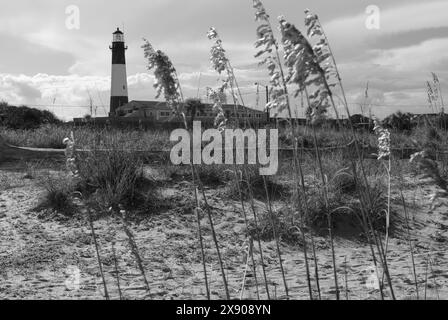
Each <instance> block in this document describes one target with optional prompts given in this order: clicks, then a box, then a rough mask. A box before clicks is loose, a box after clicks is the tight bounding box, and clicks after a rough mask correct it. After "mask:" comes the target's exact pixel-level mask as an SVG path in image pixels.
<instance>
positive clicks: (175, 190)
mask: <svg viewBox="0 0 448 320" xmlns="http://www.w3.org/2000/svg"><path fill="white" fill-rule="evenodd" d="M0 144H1V145H2V146H3V147H2V151H3V150H5V149H4V144H3V143H2V141H1V140H0ZM156 171H157V170H156V169H154V168H152V169H151V168H148V172H153V173H154V172H156ZM60 174H65V173H63V172H62V173H60ZM24 175H25V173H24V171H23V167H22V168H21V167H17V165H16V164H15V163H12V164H11V163H7V164H3V165H0V299H104V288H103V284H102V281H101V277H100V273H99V268H98V263H97V258H96V252H95V246H94V243H93V240H92V236H91V232H90V229H89V224H88V221H87V219H86V216H87V215H86V211H85V210H86V209H85V207H84V206H83V204H82V203H78V204H77V205H78V209H79V211H80V212H79V213H78V214H76V215H75V216H74V217H65V216H63V215H61V214H56V213H52V212H41V213H38V212H36V211H35V210H34V208H35V207H36V205H37V204H38V203H39V200H40V199H41V197H42V194H43V192H44V189H43V188H42V186H41V184H40V182H39V178H35V179H31V180H30V179H24ZM39 175H40V173H39V172H37V173H36V176H39ZM409 181H410V183H409V185H410V186H412V188H410V189H409V190H406V192H405V196H406V198H407V199H408V201H409V212H410V216H411V217H412V218H413V221H411V227H412V230H411V233H412V238H413V240H415V241H413V246H414V253H415V261H416V268H417V274H418V281H419V293H420V297H423V296H424V291H425V285H424V283H425V278H426V276H427V274H426V270H427V261H428V260H427V257H428V256H429V257H430V258H431V262H432V264H431V265H429V264H428V270H430V272H429V276H428V277H429V278H428V281H427V283H428V286H427V288H426V291H427V297H428V298H434V299H436V298H438V297H439V298H440V299H447V298H448V265H447V262H448V259H447V258H448V257H447V253H446V245H447V242H446V241H447V239H448V221H447V214H446V209H444V208H440V209H437V210H435V211H433V212H430V211H429V210H428V200H427V198H426V197H427V196H428V195H429V194H430V193H431V191H432V190H431V187H430V186H428V185H426V184H424V183H421V182H418V181H417V180H416V179H415V178H409ZM415 190H417V191H415ZM162 195H163V197H164V201H165V202H166V203H170V204H172V208H170V209H166V210H157V211H156V210H154V212H146V213H145V214H144V215H143V216H140V217H139V218H138V219H132V220H130V221H129V228H130V230H131V231H132V233H133V234H134V236H135V242H136V244H137V247H138V249H139V252H140V255H141V257H142V260H143V265H144V270H145V272H146V277H147V279H148V282H149V284H150V290H149V291H148V290H147V289H146V287H145V285H144V281H143V278H142V274H141V272H140V271H139V268H138V266H137V263H136V258H135V256H134V255H133V254H132V250H131V249H130V246H129V241H128V238H127V236H126V234H125V233H124V231H123V222H122V221H121V219H119V218H117V217H114V216H106V217H103V218H101V219H97V220H95V221H94V226H95V232H96V234H97V236H98V238H99V244H100V255H101V258H102V263H103V268H104V272H105V276H106V283H107V289H108V292H109V295H110V297H111V298H112V299H119V292H118V289H117V288H118V282H117V273H116V270H115V263H114V258H113V254H112V252H113V251H112V246H114V248H115V250H116V252H117V253H116V257H117V264H118V270H119V272H118V273H119V283H120V287H121V290H122V294H123V298H124V299H205V297H206V295H205V286H204V281H203V271H202V264H201V254H200V250H199V242H198V238H197V228H196V223H197V222H196V216H195V215H194V214H193V211H192V210H191V208H192V203H191V200H190V199H192V194H191V186H190V185H189V183H188V182H187V181H185V182H182V183H174V184H173V183H172V184H171V185H168V184H166V188H165V189H164V190H163V192H162ZM207 195H208V197H209V200H210V203H211V205H212V207H213V208H214V209H213V220H214V223H215V226H216V232H217V235H218V240H219V244H220V250H221V253H222V255H223V259H224V261H225V268H226V273H227V278H228V283H229V290H230V295H231V297H232V298H239V297H240V295H241V288H242V283H243V278H244V273H245V266H246V260H247V259H246V257H247V254H246V253H247V248H248V242H247V240H246V237H245V223H244V219H243V217H242V215H241V213H240V212H239V211H238V210H236V208H239V203H238V202H234V201H230V200H225V201H223V200H222V197H221V196H220V194H219V190H215V189H209V190H208V191H207ZM395 196H396V197H397V196H398V195H395ZM257 208H258V210H264V205H263V204H262V203H257ZM396 210H397V211H398V212H400V211H401V209H399V207H398V206H397V208H396ZM201 223H202V225H203V226H204V242H205V245H206V261H207V264H206V266H207V270H208V277H209V282H210V288H211V296H212V298H213V299H223V298H225V292H224V290H223V284H222V278H221V274H220V271H219V265H218V259H217V255H216V250H215V247H214V245H213V242H212V238H211V232H210V228H209V227H207V225H208V222H207V219H206V217H203V219H202V220H201ZM404 231H405V230H404V229H403V230H399V231H398V232H397V233H396V235H394V237H393V238H392V239H391V241H390V246H389V255H388V263H389V268H390V273H391V275H392V281H393V288H394V291H395V295H396V297H397V298H398V299H413V298H415V297H416V289H415V284H414V276H413V272H412V264H411V257H410V254H409V247H408V243H407V241H406V237H405V236H404V235H405V232H404ZM316 243H317V247H318V248H317V258H318V259H317V260H318V261H317V264H318V266H319V277H320V279H319V280H320V286H321V295H322V298H323V299H335V287H334V280H333V270H332V262H331V254H330V250H329V249H328V241H327V239H326V238H324V237H317V238H316ZM262 247H263V253H264V257H265V264H266V271H267V276H268V284H269V289H270V294H271V298H277V299H285V298H286V296H285V290H284V287H283V282H282V278H281V273H280V268H279V265H278V258H277V254H276V250H275V243H274V242H263V243H262ZM335 247H336V257H337V267H338V270H337V273H338V280H339V285H340V286H341V298H343V299H345V298H346V296H348V298H349V299H379V298H380V295H379V291H378V290H376V289H375V286H374V281H373V285H372V281H371V280H372V274H371V270H372V268H373V262H372V261H371V258H370V253H369V252H370V251H369V250H370V249H369V246H368V245H367V244H366V243H365V242H363V241H361V240H360V239H357V238H347V237H344V236H341V235H336V238H335ZM281 251H282V258H283V261H284V267H285V272H286V279H287V285H288V287H289V293H290V298H291V299H308V298H309V294H308V290H307V282H306V273H305V264H304V255H303V250H302V248H301V247H300V246H299V245H288V244H285V243H283V244H282V245H281ZM255 252H256V257H257V266H258V267H257V280H258V282H259V295H260V297H261V298H262V299H265V298H266V292H265V289H264V283H263V279H262V272H261V271H262V270H261V266H260V260H259V254H258V250H255ZM345 261H346V265H345ZM310 267H311V268H312V270H314V261H310ZM431 268H432V270H431ZM373 280H375V278H373ZM346 283H347V284H348V286H347V290H346ZM312 286H313V288H314V289H315V291H314V294H315V296H317V290H316V281H315V279H314V278H313V279H312ZM385 293H386V298H387V299H389V298H390V296H391V295H390V291H389V290H388V289H386V290H385ZM243 298H244V299H256V298H257V290H256V286H255V281H254V274H253V272H251V270H249V272H248V275H247V281H246V285H245V290H244V293H243Z"/></svg>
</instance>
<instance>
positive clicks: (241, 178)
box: [225, 166, 289, 201]
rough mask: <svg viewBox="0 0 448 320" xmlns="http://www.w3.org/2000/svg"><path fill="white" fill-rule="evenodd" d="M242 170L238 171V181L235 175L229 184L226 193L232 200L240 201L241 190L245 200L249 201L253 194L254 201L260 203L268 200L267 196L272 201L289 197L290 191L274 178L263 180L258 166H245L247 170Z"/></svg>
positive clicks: (268, 177) (267, 177) (269, 177)
mask: <svg viewBox="0 0 448 320" xmlns="http://www.w3.org/2000/svg"><path fill="white" fill-rule="evenodd" d="M242 169H243V168H239V170H238V171H237V175H238V178H237V179H238V180H236V179H235V175H234V173H233V177H232V179H230V180H229V181H228V182H227V185H226V191H225V193H226V195H227V196H228V197H230V198H231V199H234V200H240V188H241V195H242V197H243V199H244V200H249V199H250V198H251V194H252V196H253V198H254V199H257V200H260V201H264V200H266V199H267V196H269V199H270V200H279V199H281V198H284V197H285V196H286V195H288V193H289V190H288V189H287V188H286V187H285V186H284V185H282V184H280V183H279V182H277V181H276V180H275V179H274V178H273V177H271V176H265V177H264V178H263V176H261V175H260V174H259V167H258V166H245V170H242ZM265 183H266V185H265ZM239 186H240V188H239ZM266 189H267V192H266Z"/></svg>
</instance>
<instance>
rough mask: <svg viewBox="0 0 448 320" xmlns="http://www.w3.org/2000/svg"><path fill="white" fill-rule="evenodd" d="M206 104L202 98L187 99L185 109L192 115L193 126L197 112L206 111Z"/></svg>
mask: <svg viewBox="0 0 448 320" xmlns="http://www.w3.org/2000/svg"><path fill="white" fill-rule="evenodd" d="M204 109H205V105H204V104H203V103H202V102H201V100H200V99H197V98H189V99H187V100H185V110H186V112H187V115H188V116H189V117H190V123H191V126H193V122H194V119H195V118H196V114H197V113H198V112H199V113H204Z"/></svg>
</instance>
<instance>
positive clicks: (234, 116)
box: [116, 100, 269, 125]
mask: <svg viewBox="0 0 448 320" xmlns="http://www.w3.org/2000/svg"><path fill="white" fill-rule="evenodd" d="M203 106H204V108H203V109H202V110H197V111H196V115H195V116H194V119H195V120H198V121H201V122H203V123H207V124H209V123H213V122H214V120H215V118H216V111H215V110H213V105H212V104H208V103H205V104H203ZM222 108H223V110H224V114H225V116H226V118H227V119H229V120H230V121H235V122H237V121H240V122H247V121H249V122H250V123H252V124H260V125H261V124H266V123H267V122H268V121H269V116H268V113H266V112H264V111H260V110H255V109H252V108H248V107H244V106H240V105H238V106H235V105H233V104H225V105H223V107H222ZM186 115H187V117H188V118H189V119H191V114H189V113H188V110H186ZM116 116H118V117H123V118H135V119H147V120H152V121H156V122H159V123H160V122H176V121H181V119H179V118H178V117H176V115H175V114H174V113H173V111H172V109H171V108H170V107H169V106H168V105H167V103H166V102H160V101H135V100H133V101H131V102H129V103H127V104H125V105H123V106H121V107H119V108H118V109H117V110H116Z"/></svg>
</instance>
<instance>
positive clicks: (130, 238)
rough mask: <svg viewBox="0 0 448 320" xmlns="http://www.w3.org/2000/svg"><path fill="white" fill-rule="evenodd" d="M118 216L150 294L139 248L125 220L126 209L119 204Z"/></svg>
mask: <svg viewBox="0 0 448 320" xmlns="http://www.w3.org/2000/svg"><path fill="white" fill-rule="evenodd" d="M120 217H121V221H122V223H123V229H124V232H125V233H126V235H127V237H128V241H129V246H130V247H131V250H132V253H133V254H134V256H135V259H136V261H137V266H138V268H139V270H140V273H141V274H142V277H143V281H144V282H145V286H146V290H147V291H148V294H150V293H151V288H150V286H149V282H148V279H147V277H146V272H145V268H144V266H143V260H142V258H141V256H140V253H139V250H138V246H137V244H136V243H135V238H134V235H133V234H132V231H131V229H130V228H129V225H128V222H127V221H126V210H124V208H123V207H122V206H120Z"/></svg>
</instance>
